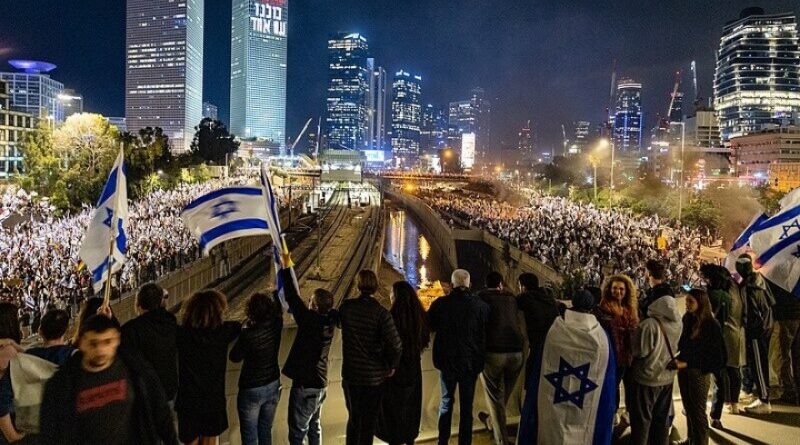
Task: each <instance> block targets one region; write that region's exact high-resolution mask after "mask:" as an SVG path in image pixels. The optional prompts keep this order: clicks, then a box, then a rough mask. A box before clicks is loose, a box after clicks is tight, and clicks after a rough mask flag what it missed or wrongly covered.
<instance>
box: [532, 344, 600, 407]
mask: <svg viewBox="0 0 800 445" xmlns="http://www.w3.org/2000/svg"><path fill="white" fill-rule="evenodd" d="M589 367H590V363H584V364H583V365H580V366H572V365H571V364H569V362H567V361H566V360H564V357H559V365H558V371H556V372H551V373H550V374H545V376H544V378H545V379H547V381H548V382H550V384H551V385H553V387H555V389H556V394H555V397H554V399H553V403H554V404H558V403H563V402H572V403H573V404H574V405H575V406H577V407H578V408H581V409H583V399H584V398H585V397H586V394H588V393H590V392H592V391H594V390H595V389H597V384H596V383H595V382H593V381H591V380H589ZM570 376H573V377H575V378H577V379H578V382H579V386H578V389H577V390H575V391H570V390H569V389H568V388H565V387H564V383H565V382H564V381H565V380H567V379H569V377H570Z"/></svg>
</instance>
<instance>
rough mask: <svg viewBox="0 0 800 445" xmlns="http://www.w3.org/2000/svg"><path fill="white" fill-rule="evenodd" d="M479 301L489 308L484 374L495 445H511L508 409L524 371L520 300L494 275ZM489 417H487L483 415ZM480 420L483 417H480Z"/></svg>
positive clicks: (483, 378)
mask: <svg viewBox="0 0 800 445" xmlns="http://www.w3.org/2000/svg"><path fill="white" fill-rule="evenodd" d="M478 297H479V298H480V299H481V300H483V302H484V303H486V304H487V305H489V320H488V323H487V324H486V364H485V366H484V368H483V372H481V380H482V381H483V387H484V393H485V395H486V404H487V405H488V407H489V419H490V420H491V426H492V435H493V438H494V443H495V445H506V444H507V443H508V425H507V423H506V405H507V404H508V399H509V398H510V396H511V393H512V391H513V390H514V387H515V386H516V384H517V378H519V373H520V371H522V365H523V356H522V345H523V343H524V339H523V336H522V329H521V328H520V326H519V322H518V320H517V315H518V313H519V308H518V307H517V299H516V297H514V295H513V294H512V293H511V292H508V291H507V290H505V288H504V287H503V277H502V275H500V273H498V272H495V271H492V272H489V274H488V275H487V276H486V289H484V290H482V291H480V292H478ZM483 415H484V416H485V414H483ZM479 417H480V415H479Z"/></svg>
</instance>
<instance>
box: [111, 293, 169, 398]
mask: <svg viewBox="0 0 800 445" xmlns="http://www.w3.org/2000/svg"><path fill="white" fill-rule="evenodd" d="M166 298H167V294H166V292H165V291H164V289H162V288H161V286H159V285H157V284H155V283H147V284H145V285H143V286H142V287H141V288H139V292H138V293H137V294H136V312H137V314H139V315H138V316H137V317H136V318H134V319H132V320H130V321H128V322H127V323H125V324H124V325H123V326H122V347H123V348H126V349H130V350H131V351H132V352H135V353H137V354H140V355H141V356H142V358H143V359H144V360H145V361H146V362H148V363H150V366H152V367H153V369H154V370H155V371H156V375H158V379H159V380H160V381H161V384H162V385H164V394H166V396H167V400H169V401H170V403H171V404H172V403H174V401H175V394H176V393H177V392H178V359H177V358H178V346H177V335H178V319H177V318H176V317H175V315H173V314H172V313H171V312H169V311H167V309H166V308H165V307H164V302H165V300H166Z"/></svg>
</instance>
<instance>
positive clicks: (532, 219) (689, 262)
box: [419, 190, 707, 287]
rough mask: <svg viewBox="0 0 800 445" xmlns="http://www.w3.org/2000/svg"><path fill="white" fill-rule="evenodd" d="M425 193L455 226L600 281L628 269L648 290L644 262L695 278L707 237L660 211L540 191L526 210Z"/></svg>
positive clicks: (475, 197)
mask: <svg viewBox="0 0 800 445" xmlns="http://www.w3.org/2000/svg"><path fill="white" fill-rule="evenodd" d="M419 196H420V197H422V198H423V199H424V200H425V201H426V202H427V203H428V204H429V205H430V206H431V207H433V208H434V209H436V210H437V211H439V212H440V213H441V214H442V216H443V217H444V218H445V219H446V220H448V221H450V222H452V223H453V224H457V223H458V222H459V221H460V222H461V223H462V224H464V225H466V226H467V227H474V228H478V229H482V230H486V231H488V232H490V233H491V234H493V235H495V236H497V237H498V238H500V239H502V240H505V241H507V242H509V243H511V244H512V245H514V246H515V247H518V248H520V249H521V250H523V251H524V252H526V253H528V254H529V255H531V256H532V257H533V258H535V259H537V260H539V261H541V262H542V263H544V264H546V265H548V266H550V267H552V268H553V269H555V270H557V271H558V272H561V273H567V274H571V273H573V272H574V271H576V270H580V271H581V273H583V274H584V278H585V280H586V281H587V282H588V283H590V284H593V285H595V286H597V285H599V284H600V283H602V282H603V280H604V278H605V277H606V276H609V275H612V274H620V273H621V274H625V275H628V276H630V277H631V278H632V279H633V280H634V283H635V284H636V285H637V286H639V287H642V286H643V285H644V281H645V276H646V272H645V270H644V267H643V264H644V262H645V261H646V260H647V259H648V258H653V257H655V256H657V255H658V256H661V257H663V259H664V261H666V263H667V270H668V271H669V275H670V279H671V280H673V281H675V282H678V283H687V282H690V281H692V280H695V279H696V278H697V271H698V267H699V261H700V247H701V240H703V239H705V238H707V234H706V233H704V232H703V231H701V230H697V229H689V228H686V227H683V228H680V227H677V228H676V227H669V226H668V225H667V224H666V221H664V220H662V219H660V218H659V217H658V215H654V216H642V215H634V214H631V213H630V212H627V211H625V210H618V209H601V208H596V207H594V206H593V205H591V204H581V203H575V202H573V201H570V200H569V199H567V198H560V197H550V196H542V195H540V194H535V193H531V194H529V195H528V196H527V198H528V199H529V202H528V205H526V206H522V207H519V206H514V205H512V204H509V203H507V202H499V201H498V200H495V199H493V198H491V197H489V196H487V195H483V194H479V193H474V192H464V195H463V197H458V196H455V197H454V196H453V195H451V194H448V196H447V197H442V195H441V194H440V193H435V191H426V190H423V191H421V192H420V193H419Z"/></svg>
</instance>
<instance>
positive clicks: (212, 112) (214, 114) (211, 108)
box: [203, 102, 219, 120]
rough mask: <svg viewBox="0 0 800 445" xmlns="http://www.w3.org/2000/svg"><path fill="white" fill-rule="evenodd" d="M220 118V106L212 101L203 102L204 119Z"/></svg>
mask: <svg viewBox="0 0 800 445" xmlns="http://www.w3.org/2000/svg"><path fill="white" fill-rule="evenodd" d="M205 118H208V119H212V120H219V108H218V107H217V106H216V105H214V104H212V103H211V102H203V119H205Z"/></svg>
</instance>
